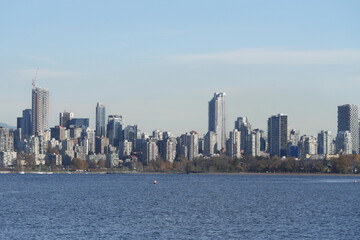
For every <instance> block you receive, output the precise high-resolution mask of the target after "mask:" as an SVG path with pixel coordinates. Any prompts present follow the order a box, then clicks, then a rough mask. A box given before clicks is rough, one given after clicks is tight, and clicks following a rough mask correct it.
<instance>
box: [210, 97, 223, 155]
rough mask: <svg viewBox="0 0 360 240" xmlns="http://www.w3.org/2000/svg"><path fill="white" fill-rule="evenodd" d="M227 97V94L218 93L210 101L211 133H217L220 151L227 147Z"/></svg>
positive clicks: (217, 144) (217, 143)
mask: <svg viewBox="0 0 360 240" xmlns="http://www.w3.org/2000/svg"><path fill="white" fill-rule="evenodd" d="M225 96H226V94H225V93H223V92H220V93H219V92H216V93H214V97H213V98H212V99H211V100H210V101H209V131H213V132H215V133H216V146H217V150H218V151H220V150H221V149H223V148H225V147H226V135H225Z"/></svg>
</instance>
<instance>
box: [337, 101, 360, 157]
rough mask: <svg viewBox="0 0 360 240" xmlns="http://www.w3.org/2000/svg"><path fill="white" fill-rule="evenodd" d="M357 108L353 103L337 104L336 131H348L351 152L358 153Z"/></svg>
mask: <svg viewBox="0 0 360 240" xmlns="http://www.w3.org/2000/svg"><path fill="white" fill-rule="evenodd" d="M358 112H359V110H358V106H357V105H354V104H345V105H342V106H338V121H337V127H338V133H339V132H341V131H349V132H350V133H351V141H352V153H353V154H357V153H359V113H358Z"/></svg>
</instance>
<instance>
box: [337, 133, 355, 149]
mask: <svg viewBox="0 0 360 240" xmlns="http://www.w3.org/2000/svg"><path fill="white" fill-rule="evenodd" d="M352 142H353V141H352V136H351V133H350V132H349V131H340V132H338V134H337V136H336V151H337V152H338V153H342V154H352V152H353V147H352Z"/></svg>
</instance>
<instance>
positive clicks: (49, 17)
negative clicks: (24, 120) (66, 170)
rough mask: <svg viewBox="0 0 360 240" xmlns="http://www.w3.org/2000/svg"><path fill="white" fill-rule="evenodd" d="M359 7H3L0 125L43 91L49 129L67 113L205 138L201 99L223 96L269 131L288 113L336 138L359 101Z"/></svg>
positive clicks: (230, 122) (233, 112) (233, 110)
mask: <svg viewBox="0 0 360 240" xmlns="http://www.w3.org/2000/svg"><path fill="white" fill-rule="evenodd" d="M359 10H360V2H359V1H340V0H339V1H330V0H326V1H320V0H319V1H305V0H304V1H288V0H286V1H276V0H275V1H267V0H264V1H256V0H255V1H253V0H252V1H239V0H238V1H200V0H198V1H194V0H192V1H80V0H79V1H57V2H55V1H1V2H0V29H1V33H0V34H1V37H0V46H1V47H0V70H1V73H2V79H3V80H2V86H1V88H0V110H1V111H0V112H1V114H0V122H5V123H8V124H11V125H15V124H16V117H18V116H20V115H21V111H22V110H23V109H25V108H30V107H31V79H32V78H33V77H34V75H35V71H36V68H37V67H39V73H38V79H37V85H38V86H42V87H45V88H48V89H49V90H50V95H51V99H50V101H51V121H50V124H51V125H55V124H58V115H59V112H61V111H63V110H67V111H72V112H74V113H75V116H77V117H89V118H90V119H91V123H92V124H94V121H93V120H94V117H95V116H94V115H95V106H96V102H98V101H100V102H103V103H104V104H105V106H106V108H107V114H122V115H124V121H125V124H138V126H139V128H140V129H141V130H143V131H146V132H150V131H152V130H154V129H161V130H164V131H171V132H173V133H175V134H176V135H177V134H181V133H183V132H186V131H191V130H196V131H198V132H200V133H202V134H204V133H205V132H206V131H207V121H208V120H207V111H208V101H209V100H210V98H211V97H212V96H213V93H214V92H215V91H224V92H226V93H227V129H228V131H229V130H231V129H232V128H233V127H234V120H235V119H236V117H238V116H247V117H248V118H249V120H250V122H251V124H252V126H253V127H255V128H262V129H265V130H266V121H267V118H268V117H269V116H271V115H272V114H277V113H285V114H288V116H289V125H290V126H291V127H293V128H297V129H300V131H301V133H302V134H316V133H317V132H318V131H320V130H323V129H326V130H327V129H329V130H332V131H334V132H335V131H336V116H337V112H336V111H337V105H341V104H345V103H352V104H359V102H360V101H359V97H358V96H359V94H358V89H360V41H359V40H360V31H359V29H360V26H359V25H360V17H359V14H358V12H359Z"/></svg>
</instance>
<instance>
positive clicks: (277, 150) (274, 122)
mask: <svg viewBox="0 0 360 240" xmlns="http://www.w3.org/2000/svg"><path fill="white" fill-rule="evenodd" d="M287 122H288V117H287V116H286V115H284V114H278V115H273V116H271V117H270V118H269V119H268V141H269V152H270V156H275V155H276V156H278V157H283V156H286V150H287V127H288V125H287Z"/></svg>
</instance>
